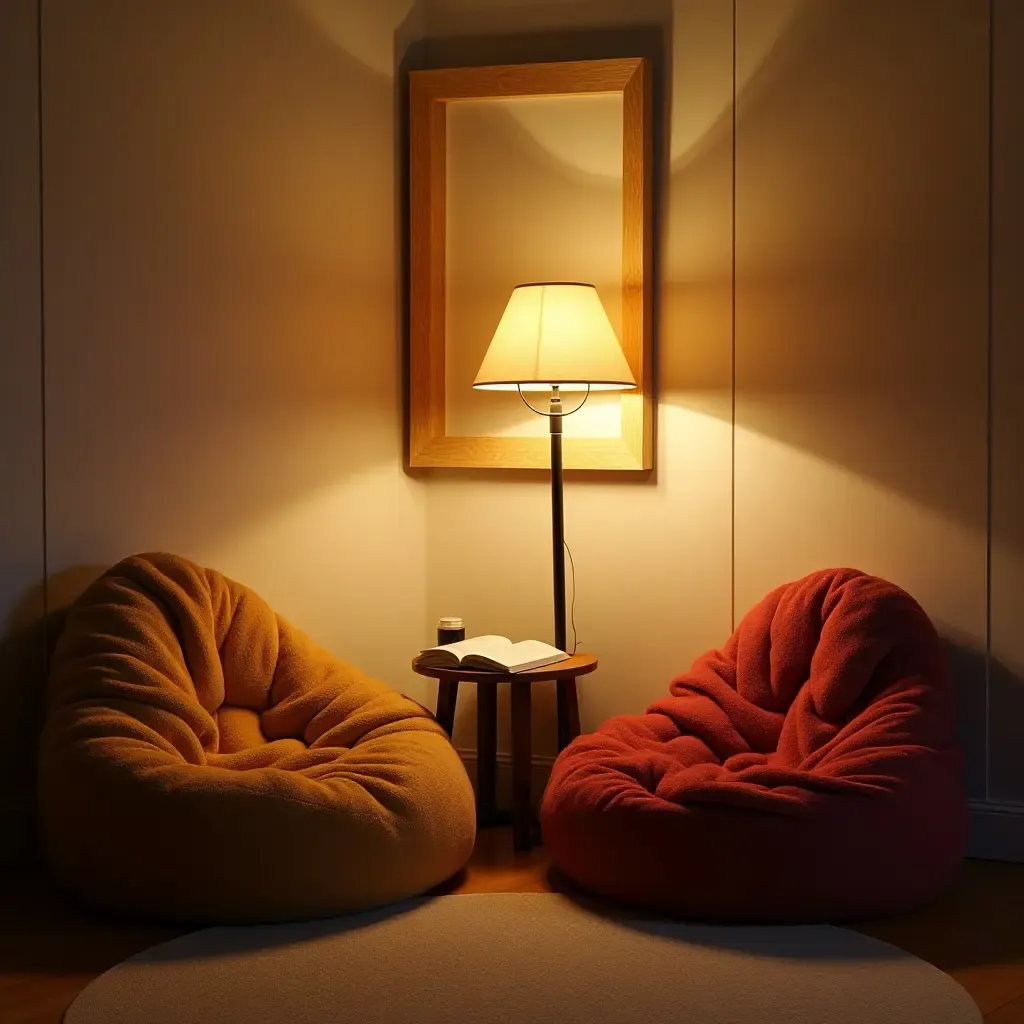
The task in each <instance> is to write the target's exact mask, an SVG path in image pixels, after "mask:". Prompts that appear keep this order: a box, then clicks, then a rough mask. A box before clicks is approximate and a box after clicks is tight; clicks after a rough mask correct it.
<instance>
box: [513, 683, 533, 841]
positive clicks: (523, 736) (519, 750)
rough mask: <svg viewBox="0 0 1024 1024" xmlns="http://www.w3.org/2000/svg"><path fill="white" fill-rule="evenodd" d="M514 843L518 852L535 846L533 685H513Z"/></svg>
mask: <svg viewBox="0 0 1024 1024" xmlns="http://www.w3.org/2000/svg"><path fill="white" fill-rule="evenodd" d="M511 690H512V844H513V846H514V847H515V849H517V850H528V849H529V848H530V847H531V845H533V835H532V833H533V807H532V805H531V801H530V776H531V774H532V771H533V765H532V764H531V761H532V749H531V748H532V742H531V738H530V684H529V683H512V684H511Z"/></svg>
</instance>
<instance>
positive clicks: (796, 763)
mask: <svg viewBox="0 0 1024 1024" xmlns="http://www.w3.org/2000/svg"><path fill="white" fill-rule="evenodd" d="M669 690H670V695H669V696H668V697H665V698H664V699H662V700H659V701H657V702H655V703H654V704H652V705H651V706H650V707H648V709H647V711H646V713H645V714H643V715H623V716H619V717H616V718H613V719H611V720H610V721H608V722H606V723H605V724H604V725H602V726H601V727H600V728H599V729H598V730H597V732H596V733H593V734H591V735H587V736H582V737H580V738H579V739H577V740H575V741H574V742H573V743H572V744H571V745H570V746H569V747H568V748H567V749H566V750H565V751H563V753H562V754H561V756H560V757H559V758H558V760H557V762H556V764H555V766H554V769H553V771H552V775H551V780H550V783H549V786H548V789H547V791H546V793H545V797H544V802H543V806H542V825H543V830H544V839H545V843H546V845H547V847H548V850H549V853H550V855H551V858H552V861H553V863H554V864H555V865H556V867H558V868H559V869H561V870H562V871H563V872H564V873H565V874H566V875H567V876H569V877H570V878H571V879H574V880H575V881H577V882H578V883H579V884H582V885H583V886H585V887H587V888H589V889H592V890H594V891H595V892H598V893H601V894H604V895H606V896H609V897H612V898H614V899H618V900H622V901H626V902H629V903H632V904H639V905H643V906H647V907H654V908H657V909H662V910H667V911H672V912H676V913H682V914H686V915H691V916H695V917H701V918H707V919H714V920H748V921H758V920H772V921H780V922H784V921H823V920H838V919H849V918H864V917H870V916H875V915H880V914H886V913H893V912H897V911H900V910H903V909H906V908H909V907H911V906H914V905H916V904H919V903H921V902H923V901H925V900H928V899H930V898H931V897H933V896H934V895H935V894H937V893H938V892H939V891H941V890H942V889H943V888H944V887H945V886H946V885H947V884H948V883H949V882H950V881H951V879H952V877H953V876H954V874H955V872H956V869H957V867H958V865H959V863H960V861H961V860H962V858H963V854H964V846H965V841H966V822H967V813H966V798H965V795H964V791H963V787H962V783H961V779H960V772H961V755H960V751H959V749H958V747H957V745H956V743H955V741H954V738H953V729H954V695H953V687H952V680H951V678H950V673H949V669H948V665H947V660H946V656H945V652H944V650H943V648H942V644H941V642H940V640H939V638H938V636H937V634H936V632H935V629H934V627H933V626H932V624H931V622H930V621H929V619H928V617H927V616H926V615H925V613H924V611H923V610H922V609H921V608H920V606H919V605H918V604H917V602H915V601H914V600H913V598H911V597H910V595H909V594H907V593H905V592H904V591H903V590H901V589H899V588H898V587H896V586H894V585H893V584H891V583H889V582H887V581H885V580H882V579H879V578H877V577H872V576H869V575H866V574H865V573H862V572H859V571H857V570H855V569H831V570H825V571H821V572H816V573H813V574H811V575H809V576H807V577H805V578H804V579H802V580H798V581H796V582H794V583H790V584H786V585H784V586H781V587H779V588H777V589H776V590H774V591H772V593H770V594H769V595H768V596H767V597H766V598H765V599H764V600H763V601H761V602H760V603H759V604H758V605H757V606H756V607H755V608H753V609H752V610H751V611H750V612H749V613H748V615H747V616H746V617H745V618H744V619H743V621H742V622H741V623H740V625H739V627H738V629H737V630H736V632H735V633H734V635H733V636H732V638H731V639H730V640H729V641H728V643H727V644H726V645H725V647H724V648H722V650H720V651H711V652H709V653H708V654H705V655H703V656H702V657H700V658H698V659H697V660H696V661H695V662H694V664H693V666H692V667H691V669H690V670H689V671H688V672H684V673H682V674H681V675H679V676H677V677H676V678H675V679H673V680H672V682H671V685H670V687H669Z"/></svg>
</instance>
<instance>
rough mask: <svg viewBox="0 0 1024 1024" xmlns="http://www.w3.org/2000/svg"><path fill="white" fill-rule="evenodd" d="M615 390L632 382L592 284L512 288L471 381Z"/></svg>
mask: <svg viewBox="0 0 1024 1024" xmlns="http://www.w3.org/2000/svg"><path fill="white" fill-rule="evenodd" d="M555 385H557V386H558V387H559V388H560V389H562V390H564V391H583V390H585V389H586V388H587V386H588V385H589V386H590V389H591V390H593V391H617V390H625V389H627V388H634V387H636V380H635V379H634V378H633V374H632V372H631V371H630V369H629V364H628V363H627V362H626V357H625V355H623V352H622V348H621V346H620V345H619V340H618V338H616V337H615V329H614V328H613V327H612V325H611V321H610V320H609V319H608V314H607V313H606V312H605V309H604V306H603V305H602V304H601V299H600V297H599V296H598V294H597V289H596V288H595V287H594V286H593V285H592V284H576V283H568V282H545V283H541V284H521V285H519V286H518V287H516V288H515V289H513V291H512V295H511V297H510V298H509V300H508V305H507V306H506V307H505V312H504V313H503V314H502V317H501V320H500V321H499V323H498V329H497V330H496V331H495V332H494V337H493V338H492V339H491V344H490V347H489V348H488V349H487V354H486V355H485V356H484V360H483V362H482V363H481V364H480V370H479V372H478V373H477V375H476V380H475V381H473V387H475V388H481V389H484V390H489V391H515V390H516V389H521V390H523V391H546V390H548V389H550V388H551V387H552V386H555Z"/></svg>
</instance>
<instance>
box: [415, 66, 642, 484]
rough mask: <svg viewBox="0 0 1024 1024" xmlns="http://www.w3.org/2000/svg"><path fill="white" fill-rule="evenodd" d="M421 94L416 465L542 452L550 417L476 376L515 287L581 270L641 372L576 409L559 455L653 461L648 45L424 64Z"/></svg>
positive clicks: (531, 464) (578, 459)
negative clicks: (474, 63) (577, 54)
mask: <svg viewBox="0 0 1024 1024" xmlns="http://www.w3.org/2000/svg"><path fill="white" fill-rule="evenodd" d="M410 91H411V97H410V217H411V224H410V236H411V237H410V243H411V266H410V307H411V308H410V313H411V321H410V353H409V357H410V395H409V402H410V418H409V461H410V465H411V466H435V467H441V466H445V467H459V466H464V467H490V468H509V469H516V468H522V469H537V468H545V467H546V466H547V465H548V461H549V446H548V438H547V433H548V422H547V419H546V417H544V416H539V415H536V414H535V413H532V412H530V411H529V410H528V409H527V408H526V406H525V405H524V404H523V402H522V401H521V399H520V396H519V395H518V394H517V393H516V392H515V391H476V390H474V389H473V386H472V385H473V380H474V377H475V376H476V373H477V370H478V369H479V367H480V363H481V360H482V359H483V357H484V353H485V352H486V351H487V347H488V344H489V343H490V340H491V337H492V335H493V334H494V330H495V328H496V327H497V325H498V321H499V320H500V319H501V316H502V313H503V311H504V309H505V305H506V303H507V302H508V299H509V296H510V294H511V292H512V289H513V288H514V287H515V286H516V285H518V284H522V283H525V282H533V281H585V282H588V283H591V284H594V285H595V286H596V288H597V291H598V294H599V296H600V298H601V301H602V303H603V305H604V308H605V310H606V311H607V313H608V317H609V319H610V320H611V323H612V326H613V328H614V329H615V333H616V335H617V336H618V339H619V342H620V344H621V346H622V349H623V352H624V354H625V356H626V360H627V362H628V363H629V367H630V370H631V371H632V373H633V376H634V378H635V379H636V381H637V387H636V388H635V389H633V390H631V391H626V392H594V393H593V394H591V395H590V396H589V397H588V398H587V401H586V403H585V404H584V406H583V407H582V408H581V409H580V411H579V412H577V413H573V414H572V415H569V416H566V417H565V421H564V429H565V441H564V454H565V467H566V468H567V469H600V470H645V469H650V468H651V465H652V461H653V453H652V447H653V446H652V386H651V383H652V382H651V370H652V367H651V339H650V330H651V323H650V319H651V318H650V310H651V295H650V282H649V280H648V274H649V271H650V257H651V241H652V232H651V189H650V176H651V136H650V133H651V104H650V82H649V76H648V75H647V71H646V65H645V62H644V60H643V59H641V58H635V59H634V58H630V59H620V60H600V61H577V62H568V63H560V64H528V65H511V66H505V67H484V68H455V69H445V70H437V71H419V72H412V73H411V75H410ZM529 397H531V401H532V402H533V404H534V405H535V406H536V407H537V408H540V409H546V400H545V399H544V396H543V394H537V393H534V394H533V395H532V396H529ZM581 397H582V395H580V394H579V393H570V394H568V395H566V396H565V398H566V401H565V404H566V406H567V407H568V408H573V407H574V406H575V405H576V404H578V402H579V400H580V398H581Z"/></svg>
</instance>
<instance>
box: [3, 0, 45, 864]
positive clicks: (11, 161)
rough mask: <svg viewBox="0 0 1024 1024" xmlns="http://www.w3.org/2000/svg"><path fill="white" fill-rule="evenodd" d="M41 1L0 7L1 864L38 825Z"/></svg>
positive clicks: (11, 1)
mask: <svg viewBox="0 0 1024 1024" xmlns="http://www.w3.org/2000/svg"><path fill="white" fill-rule="evenodd" d="M36 40H37V35H36V11H35V3H34V2H30V0H6V2H4V3H2V4H0V96H2V97H3V102H2V103H0V154H2V155H0V480H2V485H0V863H2V862H4V861H5V860H7V859H8V858H16V857H19V856H20V855H21V853H22V849H23V847H24V839H25V837H26V836H27V834H28V830H29V829H30V827H31V826H30V820H31V809H32V803H33V792H32V781H31V780H32V771H33V763H32V762H33V758H32V740H31V736H32V731H33V728H34V724H33V723H34V720H35V707H34V702H33V697H34V696H35V695H38V692H39V686H40V682H41V675H42V640H41V636H40V635H39V634H38V632H37V631H34V630H33V629H32V628H31V627H32V626H33V625H34V624H35V623H37V622H38V621H39V620H40V619H41V617H42V612H43V594H42V582H43V576H44V573H43V505H42V501H43V481H42V477H43V462H42V449H43V440H42V414H41V410H40V403H41V390H40V355H41V324H40V302H39V288H40V274H39V132H38V116H39V111H38V104H37V97H38V87H37V70H38V65H37V59H36V58H37V45H36Z"/></svg>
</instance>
